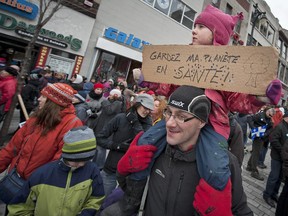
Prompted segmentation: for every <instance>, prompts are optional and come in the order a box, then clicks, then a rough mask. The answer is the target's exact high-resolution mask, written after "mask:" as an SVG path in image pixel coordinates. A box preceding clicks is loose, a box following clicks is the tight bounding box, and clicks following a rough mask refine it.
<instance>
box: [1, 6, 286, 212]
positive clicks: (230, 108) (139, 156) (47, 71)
mask: <svg viewBox="0 0 288 216" xmlns="http://www.w3.org/2000/svg"><path fill="white" fill-rule="evenodd" d="M242 18H243V17H242V14H238V15H236V16H230V15H228V14H225V13H223V12H222V11H220V10H219V9H217V8H214V7H213V6H210V5H209V6H207V8H206V9H205V10H204V11H203V12H202V13H201V14H200V15H199V16H198V17H197V18H196V19H195V24H194V29H193V31H192V44H193V45H215V46H219V45H227V44H228V43H229V40H230V35H231V34H232V32H233V28H234V26H235V25H236V24H237V22H238V20H241V19H242ZM215 20H216V21H219V22H215ZM19 69H20V68H17V67H15V66H9V67H6V68H4V69H3V70H2V71H1V72H0V79H1V82H0V121H1V115H2V119H3V118H4V117H5V112H7V111H8V110H9V106H10V103H11V101H12V97H13V91H14V90H16V82H15V81H16V76H17V74H18V73H19ZM133 73H134V81H135V82H134V83H132V84H131V85H129V86H128V84H127V82H126V81H121V82H117V80H113V79H112V78H111V79H108V81H104V80H99V79H96V78H92V79H91V80H89V81H88V80H87V79H86V78H85V77H83V76H81V75H79V74H74V75H72V77H71V78H70V79H67V77H65V76H63V75H62V74H61V73H59V74H57V73H55V74H54V73H52V72H51V68H50V67H49V66H47V67H45V68H36V69H35V70H33V71H31V73H30V74H29V75H28V76H27V79H26V84H25V85H24V86H23V89H22V92H21V95H22V98H23V102H24V105H25V110H23V109H24V107H22V106H19V109H20V122H21V123H22V122H25V124H24V125H23V126H22V127H19V128H18V129H17V131H15V134H14V136H13V138H12V139H11V140H10V141H9V143H8V144H7V145H6V146H5V147H3V148H2V149H1V150H0V173H1V172H4V171H5V170H8V173H16V174H17V175H18V176H19V177H20V178H21V179H22V180H23V181H24V186H22V187H21V188H19V189H18V190H17V192H15V193H14V194H12V193H11V194H9V198H8V192H7V191H9V190H8V189H7V191H6V192H4V190H2V191H1V183H0V199H1V200H2V201H4V200H5V202H6V204H7V210H6V213H7V214H8V215H58V214H59V215H83V216H84V215H91V216H92V215H93V216H94V215H97V216H109V215H111V216H112V215H113V216H117V215H119V216H124V215H125V216H132V215H137V213H138V212H139V211H140V212H142V211H143V212H144V215H149V216H153V215H155V216H156V215H157V216H158V215H161V216H164V215H165V216H166V215H167V216H170V215H171V216H177V215H179V216H180V215H181V216H185V215H187V216H188V215H189V216H191V215H215V216H217V215H225V216H230V215H231V216H232V215H243V216H244V215H253V212H252V211H251V209H250V208H249V207H248V205H247V198H246V194H245V192H244V190H243V186H242V177H241V172H242V171H241V169H242V168H243V158H244V149H245V144H246V143H247V140H248V137H247V134H249V138H250V139H251V140H252V142H253V143H252V153H251V157H250V159H249V162H248V165H247V167H246V170H248V171H251V177H253V178H255V179H256V180H259V181H263V180H264V178H263V176H261V173H260V172H259V170H258V169H259V168H261V169H264V168H266V167H265V164H264V161H265V155H266V152H267V149H268V145H269V144H270V146H271V172H270V174H269V177H268V180H267V185H266V188H265V191H263V199H264V200H265V201H266V202H267V204H268V205H269V206H271V207H276V204H275V203H276V202H278V204H277V210H276V215H277V216H282V215H285V212H286V213H287V206H288V205H287V200H288V198H287V194H288V182H287V180H288V176H287V169H288V168H287V167H288V165H287V164H288V157H287V155H288V153H287V149H288V141H287V137H288V136H287V133H288V109H287V108H285V107H279V106H277V104H278V102H279V99H280V96H281V82H280V81H279V80H273V81H271V83H270V84H269V86H268V87H267V91H266V96H265V97H257V96H255V95H248V94H243V93H233V92H226V91H218V90H212V89H201V88H196V87H193V86H176V85H168V84H164V83H151V82H150V83H149V82H146V81H144V80H143V79H141V69H135V70H133ZM11 89H13V91H12V90H11ZM8 93H9V94H8ZM14 94H15V91H14ZM1 106H2V112H1ZM24 111H25V112H26V111H27V113H28V114H29V118H26V117H25V115H24ZM1 113H2V114H1ZM247 125H249V127H247ZM247 128H250V130H249V131H250V133H248V129H247ZM96 144H97V145H96ZM282 165H283V172H282ZM282 173H283V174H284V176H285V177H286V180H285V185H284V188H283V191H282V193H281V195H280V197H278V195H279V189H280V184H281V182H282V180H283V175H282ZM145 188H146V189H147V190H146V191H145ZM143 203H144V204H143ZM141 204H142V205H141Z"/></svg>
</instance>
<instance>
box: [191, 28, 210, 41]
mask: <svg viewBox="0 0 288 216" xmlns="http://www.w3.org/2000/svg"><path fill="white" fill-rule="evenodd" d="M192 44H193V45H212V44H213V33H212V31H211V30H210V29H209V28H207V27H206V26H204V25H201V24H196V25H195V26H194V29H193V30H192Z"/></svg>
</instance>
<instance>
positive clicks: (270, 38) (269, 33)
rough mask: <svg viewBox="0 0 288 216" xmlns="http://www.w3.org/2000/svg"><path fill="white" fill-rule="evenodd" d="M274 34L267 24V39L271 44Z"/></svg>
mask: <svg viewBox="0 0 288 216" xmlns="http://www.w3.org/2000/svg"><path fill="white" fill-rule="evenodd" d="M274 35H275V30H274V29H273V28H272V27H271V26H270V25H268V32H267V39H268V41H269V42H270V43H271V44H273V39H274Z"/></svg>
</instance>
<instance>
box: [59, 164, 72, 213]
mask: <svg viewBox="0 0 288 216" xmlns="http://www.w3.org/2000/svg"><path fill="white" fill-rule="evenodd" d="M72 173H73V171H72V170H71V169H70V171H69V173H68V176H67V180H66V186H65V192H64V196H63V203H62V205H61V206H62V208H61V211H60V214H59V215H62V211H63V209H64V206H65V205H64V204H65V203H67V201H66V195H67V191H68V189H69V187H70V183H71V178H72Z"/></svg>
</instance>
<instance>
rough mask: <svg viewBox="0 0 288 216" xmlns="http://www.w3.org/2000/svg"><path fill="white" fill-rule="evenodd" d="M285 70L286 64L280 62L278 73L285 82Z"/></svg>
mask: <svg viewBox="0 0 288 216" xmlns="http://www.w3.org/2000/svg"><path fill="white" fill-rule="evenodd" d="M284 72H285V66H284V65H283V64H282V63H280V65H279V73H278V75H279V76H278V78H279V79H280V80H281V81H283V82H284Z"/></svg>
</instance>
